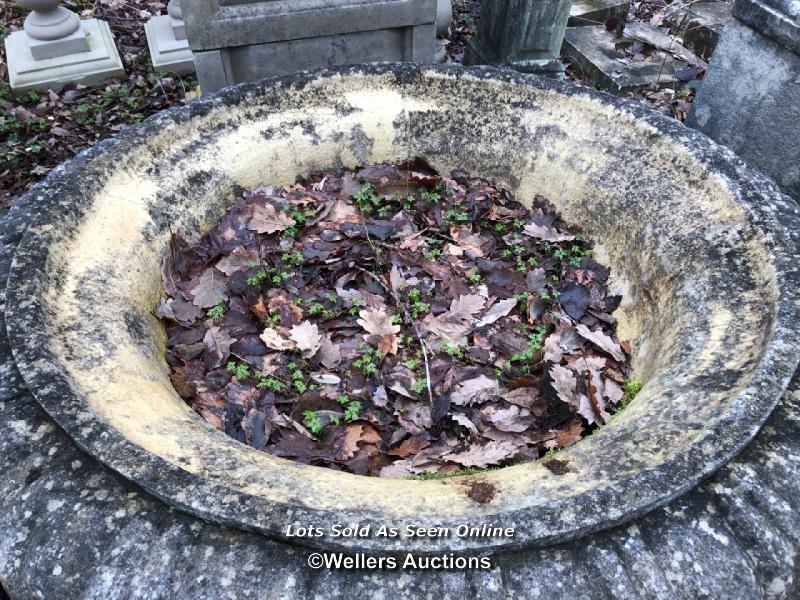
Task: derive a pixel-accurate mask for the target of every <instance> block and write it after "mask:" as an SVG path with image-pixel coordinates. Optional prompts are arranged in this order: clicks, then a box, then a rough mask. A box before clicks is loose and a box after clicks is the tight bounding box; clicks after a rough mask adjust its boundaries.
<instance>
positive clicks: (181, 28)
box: [144, 0, 195, 75]
mask: <svg viewBox="0 0 800 600" xmlns="http://www.w3.org/2000/svg"><path fill="white" fill-rule="evenodd" d="M144 31H145V34H147V46H148V48H149V49H150V59H151V60H152V61H153V69H155V70H156V71H164V72H167V73H177V74H178V75H185V74H187V73H193V72H194V70H195V68H194V58H193V56H192V51H191V50H190V49H189V41H188V40H187V39H186V25H185V24H184V22H183V8H182V7H181V0H170V2H169V4H168V5H167V14H166V15H160V16H158V17H152V18H151V19H150V20H149V21H148V22H147V23H145V26H144Z"/></svg>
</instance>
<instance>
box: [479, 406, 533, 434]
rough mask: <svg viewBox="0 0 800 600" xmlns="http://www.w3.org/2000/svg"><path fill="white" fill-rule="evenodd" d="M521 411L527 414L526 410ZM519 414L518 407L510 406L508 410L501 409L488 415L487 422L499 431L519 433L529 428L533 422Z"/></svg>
mask: <svg viewBox="0 0 800 600" xmlns="http://www.w3.org/2000/svg"><path fill="white" fill-rule="evenodd" d="M522 410H523V411H524V412H525V413H526V414H528V411H527V410H525V409H522ZM520 412H521V411H520V408H519V406H516V405H513V404H512V405H511V406H509V407H508V408H501V409H500V410H496V411H495V412H493V413H492V414H491V415H489V421H490V422H491V423H492V424H493V425H494V426H495V427H496V428H497V429H499V430H500V431H506V432H510V433H521V432H523V431H525V430H526V429H528V427H530V426H531V424H532V423H533V420H532V419H529V418H526V417H525V416H524V415H522V414H520Z"/></svg>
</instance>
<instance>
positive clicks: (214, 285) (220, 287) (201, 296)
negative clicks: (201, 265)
mask: <svg viewBox="0 0 800 600" xmlns="http://www.w3.org/2000/svg"><path fill="white" fill-rule="evenodd" d="M191 293H192V296H193V297H194V300H193V301H192V302H193V303H194V305H195V306H199V307H200V308H211V307H212V306H214V305H215V304H219V303H220V302H224V301H225V300H227V299H228V286H227V285H226V283H225V276H224V275H223V274H222V273H220V272H219V271H217V270H216V269H214V268H213V267H212V268H209V269H206V270H205V271H204V272H203V274H202V275H201V276H200V280H199V281H198V282H197V285H196V286H195V288H194V289H193V290H192V292H191Z"/></svg>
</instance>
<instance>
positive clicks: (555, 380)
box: [156, 160, 629, 477]
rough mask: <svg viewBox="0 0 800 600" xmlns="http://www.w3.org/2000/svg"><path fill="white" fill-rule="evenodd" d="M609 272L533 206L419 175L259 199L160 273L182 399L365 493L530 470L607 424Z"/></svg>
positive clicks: (332, 181)
mask: <svg viewBox="0 0 800 600" xmlns="http://www.w3.org/2000/svg"><path fill="white" fill-rule="evenodd" d="M608 276H609V272H608V270H607V269H606V268H604V267H602V266H601V265H599V264H598V263H596V262H595V261H594V260H592V258H591V256H590V247H589V244H588V243H587V241H586V240H584V239H582V238H581V237H580V236H579V235H576V234H575V233H571V232H570V230H569V229H568V228H567V227H566V226H565V225H564V223H563V222H562V221H561V220H560V219H559V217H558V216H557V215H556V214H555V212H554V210H553V209H552V207H550V206H549V205H548V204H547V203H546V202H545V201H544V200H542V199H539V198H536V199H534V201H533V208H532V209H527V208H525V207H524V206H523V205H522V204H520V203H519V202H517V201H516V200H514V199H513V198H512V197H511V196H510V194H508V193H507V192H505V191H503V190H500V189H497V188H495V187H493V186H492V185H490V184H489V183H488V182H486V181H484V180H482V179H477V178H472V177H470V176H469V175H468V174H467V173H464V172H459V171H454V172H453V173H452V175H451V177H450V178H447V177H442V176H440V175H438V174H437V173H435V172H434V171H433V170H432V169H431V168H430V167H429V166H427V165H426V164H425V163H424V162H423V161H421V160H416V161H414V162H413V163H411V164H406V165H402V166H401V167H396V166H391V165H377V166H367V167H363V168H361V169H358V170H356V171H343V172H341V173H338V174H332V173H324V174H321V175H319V176H316V177H313V178H311V180H309V181H306V182H301V183H298V184H296V185H294V186H291V187H274V186H269V185H265V186H261V187H259V188H257V189H256V190H254V191H253V192H250V193H247V194H245V195H244V197H242V198H241V199H239V200H238V201H236V203H235V204H234V206H233V207H232V209H231V210H230V212H229V213H228V214H226V215H225V216H224V217H223V218H222V219H221V221H220V222H219V224H218V225H217V226H216V227H215V228H214V229H212V230H211V231H210V232H209V233H208V234H206V235H203V236H200V235H196V236H193V237H190V238H189V239H181V238H179V237H177V236H176V237H174V238H173V241H172V245H171V251H170V253H169V254H168V256H167V257H166V259H165V261H164V264H163V280H164V287H165V289H166V292H167V294H168V298H166V299H164V300H162V301H161V304H160V305H159V306H158V307H157V309H156V314H157V315H158V316H159V317H160V318H162V319H165V320H166V322H167V333H168V337H169V340H168V344H167V360H168V362H169V364H170V365H171V367H172V381H173V383H174V385H175V388H176V390H177V391H178V393H179V394H180V395H181V396H182V397H183V398H185V399H186V401H187V402H188V403H189V404H190V405H191V406H192V407H193V408H194V409H195V410H196V411H197V412H199V413H200V414H201V415H203V416H204V417H205V418H206V419H207V420H208V421H209V422H210V423H211V424H212V425H213V426H214V427H216V428H218V429H220V430H222V431H225V432H226V433H227V434H228V435H230V436H233V437H234V438H236V439H238V440H240V441H242V442H244V443H247V444H249V445H251V446H253V447H255V448H258V449H261V450H264V451H266V452H270V453H272V454H275V455H278V456H282V457H286V458H290V459H293V460H298V461H301V462H304V463H309V464H315V465H321V466H326V467H330V468H333V469H339V470H346V471H350V472H353V473H358V474H364V475H367V474H368V475H380V476H384V477H403V476H409V475H416V474H422V473H430V472H439V473H448V472H452V471H457V470H460V469H463V468H484V467H490V466H500V465H508V464H513V463H515V462H520V461H525V460H530V459H535V458H538V457H539V456H541V455H542V454H543V453H544V452H546V451H547V450H549V449H554V448H561V447H564V446H567V445H569V444H572V443H573V442H575V441H576V440H578V439H580V438H581V437H582V436H583V435H585V434H587V433H589V432H590V431H591V430H592V429H594V428H595V427H597V426H599V425H601V424H603V423H605V422H606V421H607V420H608V419H609V418H610V417H611V414H612V412H613V411H614V410H615V407H617V406H618V405H619V403H620V400H621V399H622V396H623V391H622V386H621V384H623V383H624V381H625V376H626V369H627V358H626V354H627V353H628V352H629V349H628V348H627V346H626V344H625V343H619V342H618V341H617V340H616V339H615V338H614V327H615V321H614V318H613V317H612V316H611V315H610V314H609V313H610V311H613V310H614V309H615V308H616V307H617V306H618V304H619V302H620V298H619V297H618V296H615V297H612V296H609V295H608V291H607V287H606V282H607V279H608Z"/></svg>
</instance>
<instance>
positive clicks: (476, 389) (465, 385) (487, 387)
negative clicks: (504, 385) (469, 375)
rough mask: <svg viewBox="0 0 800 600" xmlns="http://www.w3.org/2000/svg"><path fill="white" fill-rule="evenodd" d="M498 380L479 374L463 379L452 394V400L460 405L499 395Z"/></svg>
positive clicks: (482, 400)
mask: <svg viewBox="0 0 800 600" xmlns="http://www.w3.org/2000/svg"><path fill="white" fill-rule="evenodd" d="M497 393H498V389H497V380H496V379H491V378H490V377H487V376H486V375H479V376H478V377H475V378H474V379H468V380H467V381H462V382H461V383H459V384H458V386H456V389H455V390H454V391H453V393H452V394H451V395H450V402H452V403H453V404H457V405H459V406H464V405H467V404H475V403H476V402H484V401H485V400H488V399H489V398H491V397H493V396H497Z"/></svg>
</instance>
